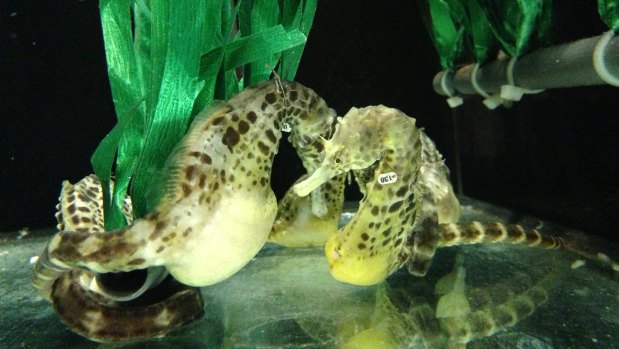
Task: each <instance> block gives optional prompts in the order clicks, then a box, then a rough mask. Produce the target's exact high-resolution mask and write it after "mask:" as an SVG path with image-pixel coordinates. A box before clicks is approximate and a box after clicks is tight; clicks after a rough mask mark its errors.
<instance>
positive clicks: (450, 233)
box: [294, 106, 619, 285]
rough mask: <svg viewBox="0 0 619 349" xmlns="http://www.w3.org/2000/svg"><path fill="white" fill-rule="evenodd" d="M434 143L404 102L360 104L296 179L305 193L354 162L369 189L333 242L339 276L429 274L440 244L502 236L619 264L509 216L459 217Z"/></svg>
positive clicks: (329, 248) (355, 279) (329, 251)
mask: <svg viewBox="0 0 619 349" xmlns="http://www.w3.org/2000/svg"><path fill="white" fill-rule="evenodd" d="M429 144H431V142H430V141H429V140H428V139H427V136H425V134H424V133H423V132H422V130H420V129H419V128H418V127H417V126H416V125H415V119H413V118H411V117H408V116H407V115H406V114H404V113H402V112H401V111H399V110H396V109H392V108H387V107H385V106H372V107H366V108H361V109H356V108H353V109H351V110H350V111H349V112H348V113H347V114H346V115H345V116H344V117H343V118H342V119H341V120H340V122H339V123H338V125H337V126H336V131H335V133H334V135H333V137H332V138H331V139H330V140H329V141H325V145H324V152H325V158H324V160H323V163H322V165H321V166H320V167H319V168H318V169H316V171H315V172H314V173H313V174H312V175H311V176H310V177H309V178H307V179H306V180H304V181H303V182H300V183H298V184H296V185H295V186H294V190H295V192H296V193H297V194H299V195H300V196H304V195H307V194H308V193H310V192H311V191H312V190H314V189H315V188H317V187H318V186H320V185H321V184H322V183H324V181H325V180H328V179H330V178H332V177H333V176H339V175H341V174H342V173H346V172H348V171H351V170H352V171H353V172H354V173H355V174H356V178H357V181H358V182H359V185H360V187H361V190H362V192H363V193H364V197H363V199H362V200H361V202H360V204H359V210H358V211H357V213H356V214H355V216H354V217H353V219H352V220H351V221H350V222H349V223H348V224H347V225H346V226H344V227H343V228H342V229H340V230H339V231H338V232H337V234H335V235H333V236H332V237H331V238H329V240H328V241H327V243H326V246H325V254H326V257H327V260H328V262H329V268H330V271H331V274H332V275H333V277H335V278H336V279H337V280H340V281H344V282H348V283H352V284H357V285H372V284H376V283H379V282H381V281H382V280H384V279H385V278H386V277H387V276H389V275H390V274H391V273H393V272H394V271H396V270H397V269H398V268H400V267H401V266H403V265H405V264H406V265H407V267H408V270H409V272H410V273H411V274H414V275H420V276H422V275H425V273H426V271H427V269H428V267H429V265H430V262H431V260H432V257H433V255H434V252H435V250H436V248H438V247H443V246H452V245H463V244H472V243H499V242H501V243H512V244H526V245H529V246H537V247H542V248H565V249H569V250H572V251H574V252H576V253H579V254H581V255H583V256H585V257H588V258H592V259H596V260H599V261H601V262H603V263H606V264H610V265H611V266H612V268H613V269H615V270H619V264H617V262H614V261H612V260H611V259H610V258H609V257H608V256H606V255H604V254H600V253H594V252H590V251H587V250H585V249H582V248H579V247H578V246H576V245H575V244H572V243H570V242H568V241H567V240H564V239H562V238H556V237H553V236H548V235H544V236H542V235H541V234H540V233H539V232H537V231H536V230H526V229H524V228H523V227H521V226H518V225H504V224H501V223H492V224H481V223H479V222H472V223H461V224H459V223H454V221H455V219H456V218H457V209H458V204H457V200H455V197H453V190H451V186H448V187H447V185H448V183H449V182H448V180H447V173H448V172H447V170H446V168H445V167H444V164H442V162H441V161H440V160H439V158H440V157H439V158H437V156H429V155H431V154H432V153H433V152H432V151H424V147H426V148H427V149H430V146H429ZM435 154H436V153H435ZM433 166H438V167H436V168H434V169H433ZM439 223H442V224H439Z"/></svg>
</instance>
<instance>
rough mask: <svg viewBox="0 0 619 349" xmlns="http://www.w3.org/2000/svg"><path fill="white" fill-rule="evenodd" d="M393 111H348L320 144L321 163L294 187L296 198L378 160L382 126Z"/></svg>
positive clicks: (378, 108) (376, 107)
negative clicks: (322, 154) (330, 135)
mask: <svg viewBox="0 0 619 349" xmlns="http://www.w3.org/2000/svg"><path fill="white" fill-rule="evenodd" d="M393 110H394V109H391V108H387V107H384V106H372V107H366V108H361V109H358V108H352V109H350V111H349V112H348V113H346V115H344V117H342V118H339V119H338V123H337V125H336V126H335V132H334V134H333V137H332V138H331V139H330V140H323V147H324V160H323V161H322V164H321V166H320V167H319V168H318V169H317V170H316V171H315V172H314V173H313V174H312V175H311V176H310V177H309V178H307V179H306V180H305V181H303V182H300V183H298V184H297V185H295V187H294V190H295V192H296V193H297V195H299V196H306V195H308V194H309V193H310V192H311V191H313V190H314V189H316V188H318V187H319V186H320V185H321V184H323V183H324V182H326V181H327V180H329V179H330V178H333V177H335V176H337V175H339V174H342V173H346V172H348V171H351V170H358V169H363V168H367V167H369V166H371V165H372V164H373V163H375V162H376V161H377V160H379V159H380V157H381V156H382V149H383V148H382V145H383V142H382V139H383V137H384V136H385V132H383V129H384V127H383V126H384V123H385V121H386V120H387V116H388V114H389V112H391V113H392V112H393Z"/></svg>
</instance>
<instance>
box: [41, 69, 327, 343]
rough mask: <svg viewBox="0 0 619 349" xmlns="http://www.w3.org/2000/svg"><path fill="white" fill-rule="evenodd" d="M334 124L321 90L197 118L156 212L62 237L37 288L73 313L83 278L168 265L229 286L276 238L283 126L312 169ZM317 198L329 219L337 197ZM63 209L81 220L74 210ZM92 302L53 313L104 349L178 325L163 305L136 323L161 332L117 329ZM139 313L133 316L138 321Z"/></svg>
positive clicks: (182, 274) (292, 91) (194, 281)
mask: <svg viewBox="0 0 619 349" xmlns="http://www.w3.org/2000/svg"><path fill="white" fill-rule="evenodd" d="M334 118H335V113H334V112H333V111H332V110H331V109H329V108H328V107H327V105H326V103H325V102H324V100H323V99H321V98H320V97H319V96H317V95H316V94H315V92H314V91H312V90H311V89H309V88H306V87H304V86H302V85H300V84H298V83H295V82H286V81H279V80H276V81H268V82H264V83H261V84H258V85H256V86H253V87H249V88H247V89H245V90H244V91H243V92H241V93H239V94H237V95H235V96H234V97H232V98H231V99H230V100H229V101H228V102H225V103H220V104H218V105H216V106H214V107H210V108H208V109H207V110H206V111H204V112H202V113H201V114H200V115H198V116H197V117H196V118H195V120H194V122H193V123H192V125H191V127H190V129H189V131H188V132H187V135H186V136H185V137H184V138H183V140H182V141H181V143H180V146H179V147H178V149H177V150H176V151H175V152H174V154H173V155H172V156H171V158H170V160H169V161H168V165H167V168H166V169H165V173H167V177H168V179H167V180H166V182H165V194H164V195H163V198H162V199H161V201H160V203H159V204H158V206H157V207H156V208H155V209H154V210H153V211H152V212H150V213H149V214H147V215H146V216H144V217H143V218H140V219H136V220H135V221H134V222H133V223H132V224H131V225H130V226H128V227H126V228H124V229H120V230H116V231H112V232H105V233H101V232H99V231H83V230H81V229H79V230H78V229H75V230H76V231H61V232H59V233H58V234H56V235H55V236H54V237H53V238H52V239H51V240H50V241H49V243H48V244H47V246H46V248H45V250H44V251H43V253H42V254H41V256H40V258H39V261H38V264H37V265H36V266H35V274H34V277H33V278H34V280H33V284H34V285H35V287H36V288H37V289H38V290H39V292H40V293H41V294H42V295H43V296H44V297H45V298H47V299H53V300H54V304H61V303H62V304H66V303H67V302H61V301H62V300H67V298H68V297H70V296H71V292H73V293H74V292H79V287H78V286H76V285H79V281H78V280H75V279H76V278H77V277H79V273H78V272H74V271H75V270H77V269H82V270H88V271H90V272H97V273H110V272H112V273H115V272H129V271H132V270H139V269H145V268H149V267H154V266H163V267H165V268H166V269H167V271H169V273H170V274H171V275H172V276H173V277H174V278H175V279H176V280H178V281H179V282H181V283H182V284H185V285H189V286H205V285H210V284H214V283H217V282H219V281H222V280H224V279H226V278H227V277H229V276H230V275H232V274H234V273H235V272H236V271H238V270H239V269H240V268H242V267H243V266H244V265H245V264H246V263H248V262H249V260H251V258H253V257H254V255H255V254H256V253H257V252H258V251H259V250H260V248H261V247H262V245H263V244H264V242H265V240H266V239H267V237H268V235H269V233H270V232H271V228H272V226H273V222H274V220H275V217H276V213H277V205H276V200H275V195H274V193H273V191H272V189H271V187H270V177H271V168H272V164H273V158H274V156H275V154H276V153H277V151H278V144H279V141H280V139H281V137H282V133H281V129H282V127H283V126H284V125H289V126H290V127H291V136H290V139H291V141H292V144H293V146H294V147H295V148H296V150H297V151H298V153H299V155H300V156H301V158H302V160H303V161H304V164H306V166H308V165H307V164H318V163H320V160H321V158H317V159H313V158H312V157H316V156H319V157H322V153H321V150H322V148H321V147H322V142H321V138H323V137H329V136H330V135H331V133H332V131H333V121H334ZM310 168H311V167H310ZM338 180H339V179H335V180H334V182H333V183H335V182H337V181H338ZM317 193H318V194H317V195H315V197H313V198H312V200H311V209H312V212H315V213H316V214H317V215H320V214H322V215H325V214H327V213H328V211H329V209H328V207H329V205H330V204H329V200H330V199H332V198H331V197H330V196H329V197H328V195H331V193H330V192H329V191H328V190H327V191H325V190H322V189H320V190H317ZM321 193H322V194H321ZM327 194H328V195H327ZM61 204H62V205H67V206H66V212H69V213H75V210H76V208H75V207H73V208H72V207H71V204H72V203H71V202H63V203H61ZM80 217H85V216H83V215H81V216H80ZM73 218H74V217H71V219H73ZM79 219H82V220H84V219H89V218H88V217H87V216H86V218H79ZM72 271H73V272H72ZM69 272H71V273H70V274H69ZM57 279H59V280H58V282H56V280H57ZM76 287H78V288H77V289H76ZM173 297H174V296H172V297H170V298H173ZM177 298H178V297H177ZM59 300H60V301H59ZM95 301H96V300H94V301H93V302H94V303H95V305H91V304H88V305H87V304H84V307H82V308H80V307H79V306H73V307H71V309H65V308H60V307H57V308H56V310H57V311H58V312H59V314H60V316H61V318H63V320H64V321H65V322H67V323H68V324H69V325H70V326H72V327H73V328H74V330H75V331H77V332H78V333H80V334H82V335H84V336H86V337H88V338H91V339H94V340H99V341H111V340H121V339H125V338H134V337H138V338H139V337H149V336H153V335H159V334H161V333H164V332H166V331H167V330H169V329H170V327H173V325H175V324H178V323H180V322H178V321H177V322H176V323H172V322H170V321H169V319H170V318H171V317H173V316H175V309H174V308H171V307H168V306H166V303H165V302H166V301H163V303H161V302H160V303H157V305H158V306H159V308H156V309H155V310H153V311H152V312H150V313H147V314H143V315H144V316H149V317H150V318H151V319H154V320H156V321H154V322H153V321H150V322H146V321H144V319H135V318H134V319H133V320H132V321H135V322H139V321H142V322H144V323H148V324H150V323H156V324H157V326H152V327H149V326H144V327H141V328H139V329H135V328H133V327H132V326H126V327H122V326H120V327H115V328H113V329H110V328H109V327H108V326H106V325H107V324H106V323H105V321H104V320H105V318H104V317H103V316H102V314H103V313H109V311H108V310H109V307H108V308H106V311H105V312H104V311H102V310H101V309H102V308H105V306H106V303H105V301H104V300H102V301H99V302H98V303H97V302H95ZM192 304H195V302H194V303H192ZM161 305H162V306H161ZM97 306H99V308H97ZM100 308H101V309H100ZM115 309H116V308H115ZM136 309H139V307H138V308H131V309H130V310H126V312H132V314H133V316H137V314H139V311H136ZM157 309H158V312H157ZM116 310H118V311H119V312H121V311H122V309H120V310H119V309H116ZM119 316H120V315H119ZM88 319H93V320H94V321H93V322H91V323H90V324H91V326H74V324H76V323H82V322H86V321H88ZM98 320H101V321H103V322H101V321H98ZM185 320H187V319H185ZM181 322H182V321H181ZM92 323H96V325H92Z"/></svg>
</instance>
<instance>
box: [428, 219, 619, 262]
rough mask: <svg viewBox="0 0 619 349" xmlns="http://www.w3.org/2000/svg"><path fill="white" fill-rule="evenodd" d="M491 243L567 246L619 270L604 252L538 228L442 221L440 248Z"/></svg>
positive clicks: (574, 251) (561, 247)
mask: <svg viewBox="0 0 619 349" xmlns="http://www.w3.org/2000/svg"><path fill="white" fill-rule="evenodd" d="M492 243H505V244H519V245H526V246H530V247H539V248H544V249H564V250H567V251H570V252H573V253H576V254H578V255H580V256H582V257H584V258H587V259H591V260H595V261H598V262H601V263H602V264H604V265H607V266H609V267H610V268H612V269H613V270H615V271H619V263H618V262H617V261H614V260H612V259H611V258H610V257H608V256H607V255H606V254H604V253H601V252H596V251H593V250H591V249H589V248H587V247H584V246H580V245H578V244H576V243H574V242H572V241H569V240H567V239H565V238H563V237H557V236H553V235H549V234H541V233H540V232H539V231H537V230H536V229H527V228H524V227H523V226H521V225H517V224H503V223H480V222H470V223H448V224H441V225H440V227H439V242H438V246H439V247H445V246H457V245H471V244H492Z"/></svg>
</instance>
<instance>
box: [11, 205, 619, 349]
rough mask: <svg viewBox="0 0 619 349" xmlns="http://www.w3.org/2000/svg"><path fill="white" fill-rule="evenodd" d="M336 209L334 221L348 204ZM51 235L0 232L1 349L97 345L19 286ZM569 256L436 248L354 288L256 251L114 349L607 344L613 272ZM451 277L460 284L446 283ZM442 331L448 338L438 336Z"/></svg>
mask: <svg viewBox="0 0 619 349" xmlns="http://www.w3.org/2000/svg"><path fill="white" fill-rule="evenodd" d="M461 202H462V205H463V210H462V217H461V221H462V222H469V221H473V220H478V221H481V222H495V221H500V222H504V223H517V224H521V225H523V226H526V227H530V228H538V230H540V232H541V233H542V234H543V233H553V234H559V235H562V236H566V237H568V238H569V239H570V240H573V241H577V242H579V243H582V244H584V245H586V246H591V247H594V248H599V249H600V250H601V251H602V252H604V251H606V252H611V251H612V252H614V253H615V254H616V249H614V248H612V246H615V242H611V241H603V240H600V239H597V238H594V237H590V236H587V235H585V234H582V233H579V232H575V231H572V230H570V229H568V228H565V227H561V226H559V225H555V224H552V223H548V222H542V221H540V220H537V219H535V218H533V217H529V216H526V215H522V214H518V213H516V212H513V211H508V210H504V209H501V208H498V207H495V206H492V205H489V204H486V203H482V202H479V201H475V200H472V199H469V198H461ZM347 208H348V209H347V210H346V212H345V213H344V214H343V221H346V220H347V219H350V216H351V215H352V214H351V212H354V209H355V206H354V205H350V206H347ZM52 233H53V232H52V231H47V232H42V231H36V232H31V233H24V232H21V233H11V234H3V235H2V236H3V237H2V239H1V241H0V294H1V295H2V302H1V303H0V347H2V348H64V349H69V348H95V347H100V346H102V344H98V343H94V342H91V341H89V340H87V339H85V338H82V337H80V336H78V335H76V334H74V333H73V332H71V331H70V330H69V329H68V328H67V327H66V326H65V325H63V324H62V323H61V322H60V320H59V318H58V317H57V316H56V314H55V313H54V311H53V310H52V307H51V306H50V304H49V303H48V302H47V301H45V300H43V299H42V298H41V297H39V296H38V295H37V294H36V292H35V291H34V289H33V288H32V287H31V286H30V275H31V268H32V264H31V262H30V260H31V257H33V256H36V255H38V254H39V252H40V251H41V250H42V249H43V246H44V244H45V243H46V242H47V240H48V239H49V237H50V234H52ZM613 257H615V258H616V257H617V256H616V255H613ZM579 259H580V257H578V256H576V255H574V254H572V253H569V252H565V251H557V250H541V249H536V248H527V247H522V246H515V245H492V246H491V245H469V246H460V247H448V248H441V249H439V250H438V251H437V253H436V255H435V257H434V260H433V262H432V265H431V267H430V270H429V272H428V274H427V275H426V276H425V277H423V278H420V277H414V276H411V275H409V274H408V273H407V272H406V270H404V269H403V270H400V271H398V272H396V273H395V274H393V275H392V276H390V277H389V278H388V279H387V281H386V282H384V283H382V284H380V285H377V286H370V287H361V286H353V285H348V284H344V283H340V282H337V281H335V280H334V279H332V278H331V276H330V274H329V272H328V267H327V263H326V260H325V258H324V252H323V249H322V248H303V249H287V248H282V247H280V246H276V245H272V244H267V245H266V246H265V247H264V248H263V249H262V251H261V252H260V253H259V254H258V255H257V256H256V257H255V258H254V259H253V260H252V261H251V262H250V263H249V264H248V265H247V266H246V267H245V268H243V269H242V270H241V271H240V272H238V273H237V274H235V275H233V276H232V277H230V278H229V279H227V280H225V281H223V282H221V283H219V284H216V285H213V286H209V287H204V288H202V294H203V296H204V300H205V315H204V316H203V317H202V318H200V319H199V320H197V321H195V322H194V323H192V324H190V325H188V326H186V327H184V328H181V329H179V330H176V331H174V332H171V333H169V334H168V335H166V336H165V337H163V338H158V339H153V340H149V341H145V342H133V343H123V344H114V347H123V348H340V347H349V348H357V347H360V345H361V344H366V345H367V347H368V348H378V347H379V345H383V347H385V348H388V347H410V348H441V347H445V348H456V347H459V348H463V347H464V345H463V344H461V343H462V342H467V343H466V348H469V349H477V348H479V349H482V348H544V349H546V348H619V277H618V274H619V273H617V272H614V271H613V270H611V269H609V268H608V267H605V266H601V265H598V264H596V263H595V262H592V261H587V262H586V264H585V265H584V266H580V267H578V268H572V267H576V266H577V265H578V264H580V263H578V264H575V261H578V260H579ZM459 278H461V279H462V280H464V285H460V287H457V286H455V285H457V284H458V283H457V281H454V280H458V279H459ZM530 298H534V299H533V300H531V299H530ZM535 298H536V300H537V303H536V301H535ZM464 299H466V300H464ZM527 304H528V305H527ZM437 307H439V308H441V310H440V311H438V312H437ZM523 307H524V308H525V309H523ZM527 307H528V308H527ZM445 309H446V310H445ZM529 310H530V311H529ZM531 311H532V313H531ZM505 313H510V314H516V315H518V314H520V315H526V316H520V317H521V319H519V320H516V319H512V320H513V321H511V323H513V326H507V327H506V328H502V327H501V326H499V325H497V324H498V323H499V322H497V320H496V318H497V316H498V315H501V314H505ZM529 313H531V314H530V315H529ZM488 319H490V320H488ZM446 326H447V327H449V326H451V327H450V328H452V329H453V328H455V329H456V330H454V331H455V332H453V333H456V335H446V334H445V333H446V332H445V330H444V329H445V328H447V327H446ZM493 326H494V327H493ZM440 328H443V330H440ZM463 331H464V332H466V331H469V332H470V333H478V335H476V336H473V337H477V338H466V335H463V333H464V332H463ZM458 336H461V337H458ZM462 336H463V337H462ZM456 337H457V338H456ZM458 338H460V339H458ZM463 338H464V339H463ZM459 343H460V344H459ZM347 345H348V346H347ZM103 346H105V345H103Z"/></svg>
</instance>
